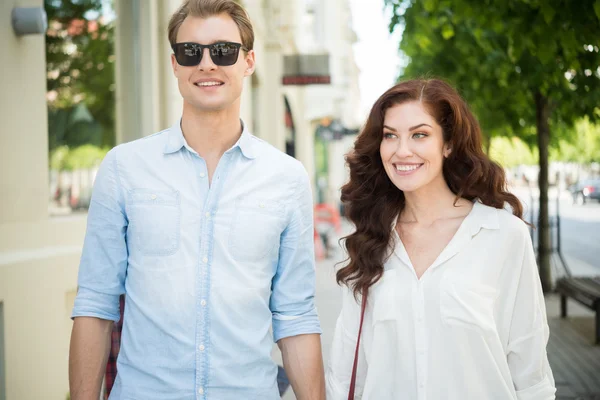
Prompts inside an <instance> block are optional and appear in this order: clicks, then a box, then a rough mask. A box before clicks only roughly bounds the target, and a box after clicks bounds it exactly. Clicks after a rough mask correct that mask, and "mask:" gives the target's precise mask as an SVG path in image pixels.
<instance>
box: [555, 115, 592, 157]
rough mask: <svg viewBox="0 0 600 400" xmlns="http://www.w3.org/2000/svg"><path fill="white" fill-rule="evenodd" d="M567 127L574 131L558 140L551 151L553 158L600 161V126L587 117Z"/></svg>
mask: <svg viewBox="0 0 600 400" xmlns="http://www.w3.org/2000/svg"><path fill="white" fill-rule="evenodd" d="M566 129H570V130H571V131H572V133H571V134H570V135H563V137H561V138H560V139H559V140H558V143H557V144H556V145H555V146H554V147H553V148H552V150H551V151H550V159H551V160H553V161H568V162H575V163H579V164H591V163H593V162H600V126H598V125H594V124H592V123H591V122H590V120H589V118H587V117H586V118H583V119H581V120H579V121H577V123H576V124H575V126H574V127H569V128H566Z"/></svg>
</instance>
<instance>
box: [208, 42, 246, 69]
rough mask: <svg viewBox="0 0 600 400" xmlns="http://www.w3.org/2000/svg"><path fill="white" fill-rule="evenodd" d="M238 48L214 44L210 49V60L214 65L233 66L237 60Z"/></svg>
mask: <svg viewBox="0 0 600 400" xmlns="http://www.w3.org/2000/svg"><path fill="white" fill-rule="evenodd" d="M239 50H240V48H239V46H236V45H234V44H230V43H215V44H214V45H212V46H211V47H210V58H212V60H213V62H214V63H215V64H216V65H220V66H227V65H233V64H235V63H236V61H237V59H238V53H239Z"/></svg>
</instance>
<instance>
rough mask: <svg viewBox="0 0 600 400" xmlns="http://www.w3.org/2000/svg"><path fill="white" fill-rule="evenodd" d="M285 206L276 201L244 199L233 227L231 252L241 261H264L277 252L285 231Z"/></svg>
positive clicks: (241, 200)
mask: <svg viewBox="0 0 600 400" xmlns="http://www.w3.org/2000/svg"><path fill="white" fill-rule="evenodd" d="M283 225H284V210H283V206H282V205H281V204H280V203H279V202H277V201H273V200H263V199H249V198H240V199H238V200H237V201H236V204H235V211H234V213H233V218H232V221H231V224H230V232H229V246H228V247H229V251H230V252H231V255H232V257H233V258H235V259H236V260H238V261H242V262H243V261H260V260H262V259H264V258H265V257H267V256H268V255H270V254H273V253H274V252H275V250H276V249H279V239H280V235H281V233H282V231H283Z"/></svg>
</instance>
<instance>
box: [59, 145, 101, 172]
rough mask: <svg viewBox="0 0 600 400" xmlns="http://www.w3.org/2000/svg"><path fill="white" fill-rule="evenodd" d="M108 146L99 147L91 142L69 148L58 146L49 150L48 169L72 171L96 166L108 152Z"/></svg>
mask: <svg viewBox="0 0 600 400" xmlns="http://www.w3.org/2000/svg"><path fill="white" fill-rule="evenodd" d="M108 150H109V148H108V147H105V148H100V147H97V146H94V145H91V144H85V145H83V146H79V147H76V148H74V149H69V148H68V147H67V146H60V147H57V148H55V149H54V150H52V151H51V152H50V169H53V170H60V171H73V170H76V169H89V168H93V167H97V166H98V165H100V162H101V161H102V160H103V159H104V156H106V153H108Z"/></svg>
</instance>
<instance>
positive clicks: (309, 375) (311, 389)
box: [277, 334, 325, 400]
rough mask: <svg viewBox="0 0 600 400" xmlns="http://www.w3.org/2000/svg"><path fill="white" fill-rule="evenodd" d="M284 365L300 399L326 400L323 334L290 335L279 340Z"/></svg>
mask: <svg viewBox="0 0 600 400" xmlns="http://www.w3.org/2000/svg"><path fill="white" fill-rule="evenodd" d="M277 345H278V346H279V350H281V355H282V356H283V366H284V368H285V372H286V374H287V376H288V378H289V380H290V383H291V384H292V389H294V393H295V394H296V398H297V399H298V400H325V378H324V373H323V355H322V353H321V336H320V335H318V334H310V335H298V336H290V337H286V338H283V339H281V340H280V341H279V342H277Z"/></svg>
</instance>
